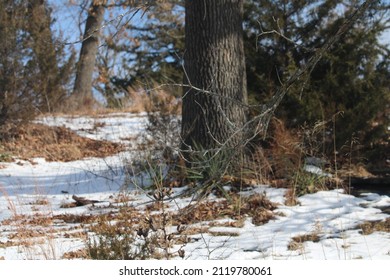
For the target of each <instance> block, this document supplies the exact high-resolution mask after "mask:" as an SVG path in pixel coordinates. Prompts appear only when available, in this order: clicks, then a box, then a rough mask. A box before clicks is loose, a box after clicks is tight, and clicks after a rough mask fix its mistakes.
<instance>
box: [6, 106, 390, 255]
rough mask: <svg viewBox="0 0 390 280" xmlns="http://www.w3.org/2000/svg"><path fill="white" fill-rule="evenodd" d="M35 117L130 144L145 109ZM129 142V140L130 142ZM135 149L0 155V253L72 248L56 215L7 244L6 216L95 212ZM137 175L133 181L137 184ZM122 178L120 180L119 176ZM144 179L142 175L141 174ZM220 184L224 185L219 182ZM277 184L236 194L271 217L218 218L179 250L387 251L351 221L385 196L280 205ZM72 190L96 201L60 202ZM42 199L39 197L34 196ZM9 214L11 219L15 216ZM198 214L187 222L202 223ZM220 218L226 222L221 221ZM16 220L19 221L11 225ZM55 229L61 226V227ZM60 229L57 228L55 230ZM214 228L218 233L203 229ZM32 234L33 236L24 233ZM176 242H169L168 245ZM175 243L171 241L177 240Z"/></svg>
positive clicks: (389, 247) (380, 235)
mask: <svg viewBox="0 0 390 280" xmlns="http://www.w3.org/2000/svg"><path fill="white" fill-rule="evenodd" d="M37 122H41V123H45V124H48V125H64V126H66V127H68V128H70V129H72V130H74V131H76V132H77V133H79V134H80V135H82V136H85V137H90V138H92V139H104V140H109V141H114V142H122V143H126V144H129V145H131V146H133V145H132V143H131V142H132V141H140V140H139V139H140V137H139V136H140V135H141V134H142V133H143V132H144V128H145V125H146V123H147V118H146V116H145V114H138V115H137V114H127V113H122V114H110V115H105V116H100V117H96V116H95V117H87V116H60V117H45V118H41V119H39V120H37ZM133 147H135V146H133ZM137 155H138V154H137V151H134V149H133V150H131V149H129V151H128V152H123V153H120V154H118V155H114V156H110V157H106V158H86V159H84V160H78V161H73V162H46V161H45V160H44V159H41V158H36V159H32V160H31V161H22V160H18V161H17V162H13V163H1V168H0V224H1V231H0V259H1V258H4V259H6V260H17V259H60V258H61V257H62V256H63V254H64V253H66V252H72V251H76V250H78V249H81V248H83V247H84V246H85V242H84V241H83V240H82V239H81V238H78V237H77V236H76V235H75V236H74V237H73V236H71V237H69V236H67V234H69V233H72V232H73V233H77V232H78V230H79V229H72V227H70V226H69V225H68V224H65V223H64V221H62V220H53V221H52V224H51V228H52V229H53V230H56V232H57V234H51V233H50V231H48V229H47V228H45V227H44V226H43V225H42V226H41V227H40V225H38V226H36V227H34V231H39V230H42V231H48V234H47V238H46V239H45V238H44V239H43V240H40V242H37V244H35V243H34V242H32V244H28V245H26V244H11V245H7V242H9V241H10V239H11V238H10V237H11V236H12V235H14V234H17V233H18V232H20V231H25V232H27V231H28V228H25V227H23V226H22V225H21V222H20V223H17V222H15V221H14V222H9V221H10V220H12V219H13V218H14V219H15V218H18V219H25V218H26V217H35V218H39V217H40V216H42V215H52V216H53V217H54V216H55V215H60V214H84V215H95V214H98V213H103V212H104V211H109V210H107V209H109V206H110V205H111V203H112V202H113V199H112V198H113V197H115V196H116V195H118V194H119V193H120V192H121V191H123V190H124V185H125V184H127V185H128V179H129V170H128V168H127V166H128V163H129V162H131V160H133V159H134V158H135V157H137ZM307 171H309V172H314V173H317V174H322V173H321V172H322V171H320V170H319V169H318V168H317V167H315V166H307ZM141 181H143V180H139V181H138V184H142V182H141ZM126 182H127V183H126ZM143 183H145V181H143ZM138 184H137V183H136V184H133V185H132V187H130V189H126V190H127V195H129V196H131V198H132V200H131V201H132V203H133V204H134V206H136V207H138V206H139V205H143V204H145V203H146V202H149V201H151V199H150V197H149V196H148V194H147V193H145V192H143V191H140V189H139V188H138V187H137V185H138ZM225 188H226V189H228V188H229V186H226V187H225ZM185 191H186V187H182V188H174V196H176V195H178V194H180V193H182V192H185ZM285 191H286V190H285V189H277V188H271V187H269V186H264V185H261V186H253V188H252V189H248V190H244V191H242V192H241V193H240V194H241V195H243V196H248V195H251V194H253V193H259V194H265V195H266V196H267V198H269V199H270V200H271V201H272V202H275V203H277V204H278V207H277V209H275V210H274V211H273V212H274V213H275V214H276V218H275V219H273V220H270V221H269V222H268V223H266V224H264V225H261V226H255V225H254V224H252V222H251V219H250V217H248V218H247V219H245V220H244V221H243V226H242V227H229V226H224V223H223V222H229V221H231V220H229V219H222V220H218V224H216V225H215V226H213V225H211V226H210V229H209V232H208V233H197V234H194V235H192V236H191V240H192V241H191V242H189V243H187V244H185V246H184V250H185V252H186V255H185V258H186V259H191V260H205V259H229V260H237V259H239V260H243V259H248V260H249V259H250V260H255V259H265V260H274V259H281V260H302V259H314V260H325V259H326V260H339V259H347V260H350V259H381V260H389V259H390V233H389V232H387V233H386V232H381V231H374V232H373V233H372V234H369V235H362V234H361V229H360V228H359V225H361V224H362V223H363V222H366V221H382V220H385V219H386V218H389V215H388V214H386V213H384V212H382V211H381V209H384V208H386V207H387V208H388V207H389V206H390V198H389V197H388V196H384V195H382V196H381V195H378V194H375V193H367V194H364V195H362V196H361V197H355V196H352V195H348V194H344V193H343V192H342V191H341V190H333V191H320V192H317V193H314V194H307V195H304V196H302V197H300V198H299V205H296V206H286V205H284V197H283V196H284V194H285ZM72 195H77V196H84V197H87V198H88V199H95V200H99V201H102V203H99V204H96V206H95V207H89V206H82V207H74V208H62V207H61V206H62V205H64V204H66V203H70V202H72ZM190 200H191V198H188V197H185V198H180V197H179V196H177V197H176V198H175V201H172V202H170V203H169V206H170V208H171V209H179V210H180V209H181V208H183V207H185V206H186V205H188V203H189V201H190ZM38 201H47V203H38ZM16 220H17V219H16ZM207 224H208V222H207V221H205V222H202V223H199V224H198V225H196V224H195V225H194V226H202V225H207ZM225 224H228V223H225ZM18 225H19V228H18ZM61 230H63V232H61ZM58 232H60V234H58ZM211 233H218V234H211ZM308 234H309V235H310V234H313V235H314V234H315V235H317V236H318V237H319V241H317V242H315V241H305V242H303V244H301V245H300V246H298V248H297V249H296V250H289V249H288V246H289V244H290V242H291V240H292V238H293V237H297V236H301V235H308ZM32 240H35V239H34V237H31V238H30V241H32ZM175 246H176V245H175ZM177 246H178V245H177Z"/></svg>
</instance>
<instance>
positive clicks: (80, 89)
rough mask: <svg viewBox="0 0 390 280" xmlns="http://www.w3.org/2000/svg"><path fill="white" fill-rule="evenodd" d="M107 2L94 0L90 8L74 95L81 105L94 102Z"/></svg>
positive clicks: (105, 0) (89, 104) (88, 104)
mask: <svg viewBox="0 0 390 280" xmlns="http://www.w3.org/2000/svg"><path fill="white" fill-rule="evenodd" d="M106 3H107V0H92V3H91V6H90V8H89V10H88V17H87V22H86V24H85V31H84V38H83V42H82V46H81V50H80V57H79V61H78V64H77V69H76V80H75V83H74V88H73V96H74V97H75V98H76V99H77V100H78V104H79V105H78V106H79V107H85V106H87V107H88V106H91V105H92V104H93V97H92V78H93V72H94V68H95V63H96V55H97V51H98V47H99V35H100V29H101V26H102V22H103V18H104V11H105V5H106Z"/></svg>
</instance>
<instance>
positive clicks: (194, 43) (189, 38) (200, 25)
mask: <svg viewBox="0 0 390 280" xmlns="http://www.w3.org/2000/svg"><path fill="white" fill-rule="evenodd" d="M185 8H186V15H185V46H186V47H185V53H184V68H185V71H186V77H185V81H184V83H185V84H187V85H191V87H185V88H184V91H183V110H182V138H183V140H184V143H183V145H182V149H183V150H184V151H185V150H187V151H188V150H195V151H196V150H198V151H200V150H203V151H204V150H208V151H215V152H216V151H221V150H220V149H222V148H227V149H234V150H235V151H237V149H238V148H239V147H240V146H241V144H242V143H243V142H242V141H243V139H244V136H245V131H243V130H242V128H243V125H244V123H245V122H246V109H245V108H246V107H245V104H246V103H247V92H246V72H245V55H244V44H243V29H242V14H243V0H213V1H204V0H187V1H186V2H185ZM184 157H185V158H186V157H187V158H188V157H190V156H189V153H188V152H184Z"/></svg>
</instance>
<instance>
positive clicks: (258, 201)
mask: <svg viewBox="0 0 390 280" xmlns="http://www.w3.org/2000/svg"><path fill="white" fill-rule="evenodd" d="M276 207H277V205H276V204H275V203H273V202H271V201H270V200H269V199H268V198H267V197H266V196H264V195H261V194H253V195H251V196H249V197H240V196H239V195H232V196H231V197H230V201H229V200H227V199H223V200H219V201H205V202H199V203H197V204H195V205H190V206H187V207H185V208H184V209H182V210H181V211H180V213H179V214H177V215H176V216H175V218H174V220H177V221H179V222H180V223H183V224H193V223H197V222H202V221H212V220H216V219H221V218H226V217H230V218H233V219H240V218H241V217H242V216H243V215H249V216H251V217H252V223H253V224H254V225H262V224H265V223H267V222H268V221H269V220H271V219H273V218H274V214H273V212H272V210H274V209H276Z"/></svg>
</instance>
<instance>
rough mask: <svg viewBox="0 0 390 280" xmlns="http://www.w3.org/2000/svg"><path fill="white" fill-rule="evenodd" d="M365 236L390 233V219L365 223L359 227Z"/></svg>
mask: <svg viewBox="0 0 390 280" xmlns="http://www.w3.org/2000/svg"><path fill="white" fill-rule="evenodd" d="M357 228H358V229H360V230H361V231H360V233H361V234H363V235H369V234H371V233H373V232H376V231H382V232H390V218H387V219H386V220H384V221H371V222H364V223H363V224H361V225H359V226H358V227H357Z"/></svg>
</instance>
